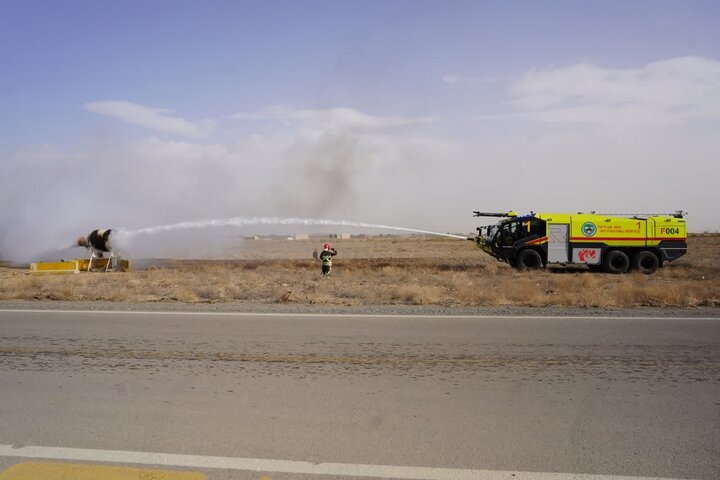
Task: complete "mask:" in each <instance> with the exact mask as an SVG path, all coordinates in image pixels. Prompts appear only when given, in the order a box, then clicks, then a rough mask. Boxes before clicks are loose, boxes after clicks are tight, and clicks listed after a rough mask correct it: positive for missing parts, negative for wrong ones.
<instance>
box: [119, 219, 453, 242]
mask: <svg viewBox="0 0 720 480" xmlns="http://www.w3.org/2000/svg"><path fill="white" fill-rule="evenodd" d="M249 225H296V226H335V227H353V228H373V229H382V230H394V231H400V232H410V233H423V234H427V235H438V236H441V237H450V238H458V239H461V240H465V237H463V236H461V235H453V234H451V233H441V232H433V231H430V230H419V229H416V228H407V227H395V226H392V225H380V224H376V223H365V222H350V221H347V220H330V219H318V218H281V217H233V218H222V219H210V220H199V221H192V222H180V223H173V224H169V225H157V226H154V227H147V228H141V229H139V230H120V231H119V232H118V233H120V234H121V235H123V236H127V237H133V236H136V235H155V234H158V233H163V232H173V231H177V230H189V229H202V228H209V227H246V226H249Z"/></svg>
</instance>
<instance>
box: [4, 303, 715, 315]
mask: <svg viewBox="0 0 720 480" xmlns="http://www.w3.org/2000/svg"><path fill="white" fill-rule="evenodd" d="M11 309H26V310H108V311H136V312H199V313H203V312H223V313H233V312H241V313H277V314H285V313H303V314H308V313H310V314H312V313H317V314H342V315H347V314H351V315H352V314H356V315H408V316H412V315H438V316H443V315H467V316H473V315H483V316H484V315H490V316H505V315H524V316H550V317H553V316H589V317H593V316H597V317H668V318H672V317H697V318H701V317H712V318H719V319H720V308H691V309H688V308H648V307H638V308H630V309H628V308H578V307H513V306H503V307H482V306H475V307H442V306H417V305H364V306H344V305H306V304H292V303H290V304H286V303H258V302H227V303H185V302H152V303H130V302H97V301H94V302H72V301H71V302H65V301H45V300H37V301H0V311H2V310H11Z"/></svg>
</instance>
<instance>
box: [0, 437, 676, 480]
mask: <svg viewBox="0 0 720 480" xmlns="http://www.w3.org/2000/svg"><path fill="white" fill-rule="evenodd" d="M0 457H19V458H35V459H52V460H74V461H87V462H112V463H124V464H125V463H130V464H141V465H156V466H166V467H188V468H211V469H223V470H246V471H254V472H273V473H291V474H309V475H342V476H349V477H371V478H393V479H408V480H507V479H513V480H651V479H655V480H679V479H661V478H659V477H632V476H631V477H628V476H621V475H620V476H619V475H592V474H581V473H554V472H518V471H503V470H467V469H457V468H431V467H406V466H394V465H366V464H352V463H310V462H298V461H292V460H270V459H263V458H237V457H214V456H206V455H177V454H171V453H148V452H125V451H121V450H95V449H84V448H61V447H33V446H26V447H18V448H15V447H13V446H12V445H0Z"/></svg>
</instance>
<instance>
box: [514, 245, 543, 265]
mask: <svg viewBox="0 0 720 480" xmlns="http://www.w3.org/2000/svg"><path fill="white" fill-rule="evenodd" d="M514 264H515V268H517V269H518V270H536V269H538V268H540V267H542V265H543V263H542V258H540V254H539V253H538V252H536V251H535V250H532V249H530V248H528V249H525V250H521V251H520V253H518V254H517V256H516V257H515V262H514Z"/></svg>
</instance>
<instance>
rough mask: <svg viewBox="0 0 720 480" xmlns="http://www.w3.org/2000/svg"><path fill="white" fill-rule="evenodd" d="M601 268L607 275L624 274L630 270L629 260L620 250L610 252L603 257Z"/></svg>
mask: <svg viewBox="0 0 720 480" xmlns="http://www.w3.org/2000/svg"><path fill="white" fill-rule="evenodd" d="M603 266H604V267H605V271H606V272H608V273H625V272H627V271H628V268H630V259H629V258H628V256H627V255H625V253H623V252H621V251H620V250H612V251H609V252H608V253H607V254H606V255H605V261H604V262H603Z"/></svg>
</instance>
